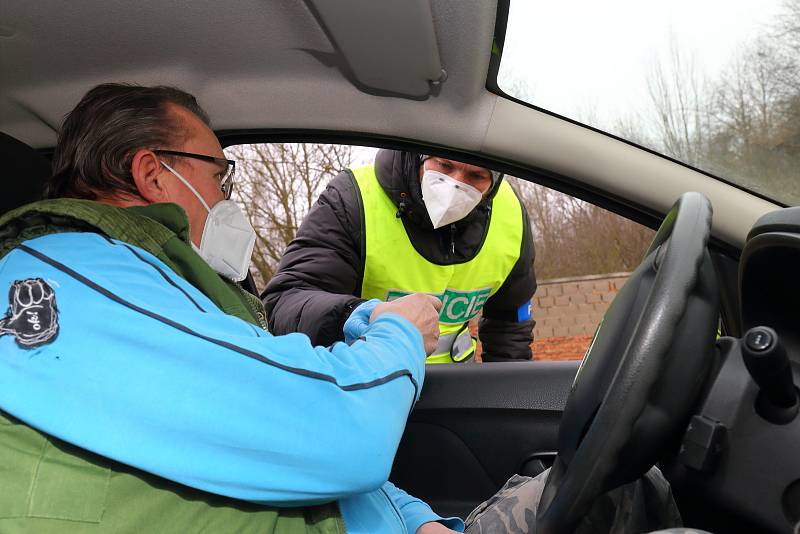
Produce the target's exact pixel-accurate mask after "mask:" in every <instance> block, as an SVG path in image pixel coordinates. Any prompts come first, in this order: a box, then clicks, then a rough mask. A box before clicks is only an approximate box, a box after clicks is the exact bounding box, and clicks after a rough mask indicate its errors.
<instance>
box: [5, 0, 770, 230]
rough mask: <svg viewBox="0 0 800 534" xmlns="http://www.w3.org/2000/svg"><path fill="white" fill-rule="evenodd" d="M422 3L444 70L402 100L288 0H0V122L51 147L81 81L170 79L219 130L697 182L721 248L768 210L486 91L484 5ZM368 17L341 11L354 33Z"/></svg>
mask: <svg viewBox="0 0 800 534" xmlns="http://www.w3.org/2000/svg"><path fill="white" fill-rule="evenodd" d="M364 1H369V0H364ZM384 1H390V0H384ZM394 1H402V0H394ZM431 10H432V13H433V18H434V28H435V31H436V36H437V41H438V46H439V51H440V55H441V64H442V65H443V67H444V68H445V69H446V70H447V72H448V75H449V76H448V79H447V81H446V82H445V83H444V84H443V87H442V90H441V93H440V94H439V95H438V96H435V97H431V98H429V99H427V100H424V101H413V100H406V99H401V98H392V97H382V96H374V95H370V94H366V93H364V92H361V91H359V90H358V89H357V88H356V87H355V86H354V85H352V84H351V83H350V82H349V81H348V80H347V79H346V78H345V77H344V76H343V75H342V74H341V73H340V72H339V71H338V70H336V69H334V68H331V67H326V66H324V65H323V64H321V63H320V62H318V61H317V60H316V59H314V58H313V57H312V56H311V55H309V54H308V53H306V52H305V51H303V49H313V50H317V51H321V52H333V51H334V49H333V46H332V45H331V43H330V41H329V40H328V38H327V36H326V35H325V33H324V31H323V30H322V29H321V28H320V26H319V25H318V23H317V22H316V20H315V19H314V17H313V15H312V14H311V13H310V11H309V10H308V8H307V7H306V5H305V3H303V2H302V1H300V0H294V1H291V0H283V1H272V2H265V1H263V0H261V1H259V0H237V1H235V2H225V3H221V2H216V3H215V2H208V1H206V2H200V1H194V2H179V1H175V0H171V1H155V0H144V1H141V2H127V1H125V2H123V1H114V2H101V1H98V0H94V1H81V2H77V1H76V2H64V1H59V0H37V1H35V2H32V1H30V0H0V73H2V77H0V131H4V132H6V133H8V134H10V135H12V136H15V137H17V138H19V139H21V140H23V141H25V142H27V143H29V144H31V145H33V146H35V147H49V146H53V145H54V143H55V140H56V129H57V128H58V125H59V124H60V122H61V120H62V119H63V116H64V115H65V114H66V113H67V112H68V111H69V110H70V109H72V107H73V106H74V105H75V103H76V102H77V101H78V100H79V99H80V97H81V96H82V95H83V93H85V91H86V90H88V89H89V88H90V87H92V86H93V85H95V84H97V83H101V82H107V81H127V82H135V83H140V84H170V85H176V86H178V87H181V88H183V89H186V90H188V91H190V92H192V93H194V94H195V95H196V96H197V97H198V99H199V100H200V103H201V104H202V105H203V107H204V108H206V110H207V111H208V112H209V114H210V116H211V118H212V121H213V122H214V126H215V128H217V129H220V130H222V129H224V130H236V129H246V128H292V129H310V130H336V131H344V132H348V131H349V132H361V133H371V134H377V135H386V136H391V137H398V138H407V139H414V140H419V141H422V142H425V143H432V144H440V145H443V146H447V147H453V148H457V149H461V150H466V151H472V152H476V153H483V154H486V155H488V156H496V157H501V158H504V159H506V160H510V161H514V162H517V163H520V164H523V165H528V166H532V167H538V168H542V169H549V170H553V171H555V172H558V173H561V174H564V175H567V176H570V177H571V178H573V179H575V180H577V181H579V182H583V183H585V184H588V185H590V186H591V187H592V188H594V189H595V190H599V191H606V192H608V193H611V194H613V195H615V196H618V197H620V198H626V199H628V200H630V201H631V202H632V203H634V204H638V205H641V206H644V207H646V208H649V209H653V210H656V211H658V212H661V213H665V212H666V210H667V209H668V208H669V206H670V205H671V203H672V202H673V201H674V200H675V198H677V195H679V194H680V193H681V192H683V191H687V190H698V191H702V192H703V193H705V194H706V195H707V196H709V198H710V199H711V201H712V204H713V205H714V208H715V214H716V215H715V218H714V234H715V235H716V236H717V237H719V238H721V239H723V240H724V241H727V242H729V243H731V244H732V245H734V246H741V244H742V243H743V242H744V238H745V236H746V235H747V231H748V230H749V228H750V226H751V225H752V223H753V222H754V221H755V219H756V218H757V217H758V216H760V215H761V214H763V213H766V212H767V211H770V210H772V209H775V208H776V206H775V205H773V204H771V203H769V202H766V201H763V200H760V199H757V198H755V197H753V196H752V195H749V194H747V193H746V192H743V191H740V190H738V189H736V188H734V187H731V186H728V185H725V184H724V183H722V182H719V181H717V180H714V179H712V178H709V177H707V176H704V175H702V174H700V173H697V172H695V171H692V170H690V169H687V168H686V167H684V166H682V165H679V164H676V163H672V162H669V161H667V160H665V159H663V158H660V157H658V156H655V155H652V154H649V153H647V152H644V151H642V150H638V149H636V148H634V147H631V146H630V145H627V144H624V143H621V142H618V141H615V140H613V139H611V138H609V137H607V136H605V135H602V134H600V133H596V132H592V131H590V130H588V129H586V128H582V127H580V126H575V125H573V124H570V123H568V122H565V121H563V120H559V119H557V118H554V117H552V116H549V115H546V114H544V113H541V112H538V111H536V110H533V109H529V108H526V107H524V106H520V105H518V104H515V103H513V102H510V101H507V100H505V99H503V98H499V97H497V96H495V95H493V94H492V93H490V92H489V91H488V90H486V88H485V85H486V77H487V71H488V66H489V50H490V49H491V45H492V35H493V30H494V21H495V16H496V2H495V1H494V0H489V1H482V0H432V1H431ZM369 23H370V21H369V20H364V17H361V16H359V14H354V16H353V31H358V28H359V25H363V24H369ZM409 31H413V28H411V29H410V30H409ZM388 46H391V43H389V44H388Z"/></svg>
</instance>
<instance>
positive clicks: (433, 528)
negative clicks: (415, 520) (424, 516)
mask: <svg viewBox="0 0 800 534" xmlns="http://www.w3.org/2000/svg"><path fill="white" fill-rule="evenodd" d="M453 532H456V531H455V530H450V529H449V528H447V527H446V526H444V525H443V524H441V523H436V522H435V521H432V522H430V523H423V524H422V525H421V526H420V527H419V528H418V529H417V534H452V533H453Z"/></svg>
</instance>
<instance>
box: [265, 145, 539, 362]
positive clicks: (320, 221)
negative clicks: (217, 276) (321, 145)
mask: <svg viewBox="0 0 800 534" xmlns="http://www.w3.org/2000/svg"><path fill="white" fill-rule="evenodd" d="M419 162H420V158H419V156H418V155H417V154H413V153H409V152H397V151H391V150H380V151H379V152H378V155H377V156H376V158H375V172H376V174H377V176H378V181H379V182H380V184H381V186H382V187H383V189H384V190H385V191H386V192H387V194H388V195H389V196H390V197H391V198H392V200H393V201H394V203H395V205H397V206H398V217H402V220H403V225H404V226H405V229H406V232H407V234H408V236H409V238H410V240H411V242H412V243H413V245H414V248H415V249H416V250H417V252H419V253H420V254H421V255H422V256H423V257H424V258H426V259H427V260H428V261H430V262H432V263H437V264H445V265H448V264H453V263H463V262H466V261H469V260H470V259H472V258H473V257H474V256H475V255H476V254H477V253H478V252H479V251H480V248H481V246H482V245H483V240H484V238H485V235H486V231H487V229H488V225H489V220H490V213H491V211H490V209H489V207H490V205H491V198H492V197H493V196H494V194H495V193H496V189H497V186H499V183H498V184H496V187H495V189H494V190H493V191H492V192H491V194H490V195H488V196H487V198H485V199H484V200H483V201H482V202H481V204H480V205H479V206H478V207H477V208H475V209H474V210H473V211H472V212H471V213H470V214H469V215H468V216H467V217H466V218H464V219H462V220H460V221H458V222H456V223H454V224H452V225H449V226H446V227H443V228H439V229H438V230H434V229H433V225H432V224H431V222H430V219H429V217H428V214H427V211H426V210H425V205H424V204H423V202H422V192H421V187H420V180H419ZM522 212H523V219H524V230H523V239H522V249H521V251H520V257H519V260H518V261H517V264H516V265H515V266H514V268H513V270H512V271H511V273H510V274H509V276H508V278H507V279H506V281H505V282H504V283H503V285H502V286H501V287H500V289H499V290H498V291H497V292H496V293H495V294H494V295H492V297H491V298H489V299H488V300H487V301H486V304H485V306H484V308H483V317H482V318H481V320H480V323H479V331H478V336H479V338H480V340H481V343H482V344H483V359H484V360H485V361H507V360H512V359H516V360H518V359H529V358H531V351H530V348H529V346H530V343H531V341H532V339H533V326H534V324H535V323H534V321H533V320H527V321H518V320H517V310H518V309H519V307H520V306H521V305H522V304H524V303H526V302H528V301H530V299H531V298H532V296H533V293H534V291H535V290H536V276H535V274H534V271H533V259H534V253H535V252H534V247H533V240H532V237H531V230H530V224H529V222H528V215H527V212H526V211H525V209H524V206H523V210H522ZM363 229H364V215H363V207H362V202H361V196H360V193H359V191H358V187H357V185H356V183H355V177H354V176H353V173H352V172H350V171H344V172H342V173H340V174H339V175H338V176H336V177H335V178H334V179H333V180H331V182H330V183H329V184H328V186H327V188H326V189H325V191H324V192H323V193H322V194H321V195H320V197H319V199H318V200H317V202H316V203H315V204H314V206H313V207H312V208H311V211H310V212H309V213H308V215H307V216H306V218H305V220H304V221H303V223H302V224H301V225H300V228H299V229H298V231H297V235H296V237H295V238H294V240H293V241H292V242H291V243H290V244H289V246H288V247H287V248H286V252H285V254H284V256H283V258H282V259H281V262H280V265H279V266H278V272H277V273H276V274H275V276H274V277H273V278H272V280H270V282H269V284H268V286H267V289H266V290H265V291H264V293H263V294H262V295H261V298H262V300H263V302H264V306H265V308H266V310H267V316H268V320H269V327H270V331H271V332H272V333H273V334H275V335H281V334H288V333H290V332H303V333H305V334H307V335H308V336H309V337H310V338H311V341H312V343H314V344H316V345H330V344H332V343H334V342H336V341H339V340H341V339H342V337H343V334H342V327H343V325H344V321H345V320H346V319H347V317H348V316H349V315H350V312H352V310H353V309H354V308H355V307H356V306H358V305H359V304H360V303H361V302H363V300H362V299H361V298H360V293H361V281H362V277H363V274H364V258H365V256H366V255H365V252H364V249H365V239H364V231H363Z"/></svg>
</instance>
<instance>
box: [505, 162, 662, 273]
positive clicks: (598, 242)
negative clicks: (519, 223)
mask: <svg viewBox="0 0 800 534" xmlns="http://www.w3.org/2000/svg"><path fill="white" fill-rule="evenodd" d="M509 182H510V183H511V184H512V187H514V189H515V190H516V191H517V192H518V194H519V196H520V199H521V200H522V202H523V204H524V205H525V207H526V209H527V211H528V216H529V218H530V221H531V227H532V230H533V235H534V243H535V246H536V275H537V277H538V278H539V279H549V278H561V277H568V276H583V275H588V274H604V273H614V272H626V271H631V270H633V269H635V268H636V266H637V265H638V264H639V262H640V261H641V260H642V256H643V255H644V252H645V250H646V249H647V246H648V245H649V244H650V242H651V241H652V240H653V236H654V232H653V230H651V229H650V228H647V227H645V226H642V225H640V224H638V223H635V222H633V221H630V220H628V219H625V218H624V217H620V216H619V215H616V214H614V213H612V212H610V211H607V210H604V209H603V208H600V207H598V206H595V205H593V204H590V203H588V202H583V201H581V200H578V199H577V198H575V197H572V196H569V195H565V194H563V193H559V192H558V191H554V190H552V189H548V188H546V187H544V186H541V185H537V184H533V183H530V182H527V181H525V180H520V179H518V178H509Z"/></svg>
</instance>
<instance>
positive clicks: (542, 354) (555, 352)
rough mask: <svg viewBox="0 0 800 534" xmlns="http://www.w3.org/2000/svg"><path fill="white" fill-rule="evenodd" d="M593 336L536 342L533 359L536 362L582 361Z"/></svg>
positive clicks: (556, 338) (534, 343) (553, 338)
mask: <svg viewBox="0 0 800 534" xmlns="http://www.w3.org/2000/svg"><path fill="white" fill-rule="evenodd" d="M591 341H592V336H575V337H550V338H547V339H542V340H537V341H534V342H533V344H532V345H531V348H533V357H534V359H536V360H581V359H583V355H584V353H586V349H588V348H589V343H591Z"/></svg>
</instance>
